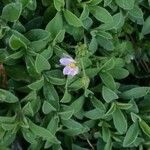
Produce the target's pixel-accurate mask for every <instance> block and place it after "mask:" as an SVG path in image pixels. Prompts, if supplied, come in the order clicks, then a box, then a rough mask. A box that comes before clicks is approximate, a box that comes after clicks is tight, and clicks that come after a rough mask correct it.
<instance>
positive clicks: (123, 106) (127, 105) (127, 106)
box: [116, 102, 133, 110]
mask: <svg viewBox="0 0 150 150" xmlns="http://www.w3.org/2000/svg"><path fill="white" fill-rule="evenodd" d="M116 105H117V107H118V108H119V109H124V110H127V109H130V108H132V106H133V105H132V103H120V102H116Z"/></svg>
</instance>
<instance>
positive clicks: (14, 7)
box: [2, 3, 22, 22]
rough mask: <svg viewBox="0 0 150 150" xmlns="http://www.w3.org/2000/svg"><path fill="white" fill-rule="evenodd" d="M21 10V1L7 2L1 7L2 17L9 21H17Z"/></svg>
mask: <svg viewBox="0 0 150 150" xmlns="http://www.w3.org/2000/svg"><path fill="white" fill-rule="evenodd" d="M21 11H22V4H21V3H9V4H7V5H6V6H5V7H4V8H3V11H2V18H3V19H5V20H7V21H10V22H14V21H17V20H18V19H19V17H20V15H21Z"/></svg>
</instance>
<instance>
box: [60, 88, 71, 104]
mask: <svg viewBox="0 0 150 150" xmlns="http://www.w3.org/2000/svg"><path fill="white" fill-rule="evenodd" d="M70 101H71V94H70V93H69V92H68V91H67V90H65V93H64V96H63V97H62V99H61V101H60V102H61V103H69V102H70Z"/></svg>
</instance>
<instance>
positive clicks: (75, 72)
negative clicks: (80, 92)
mask: <svg viewBox="0 0 150 150" xmlns="http://www.w3.org/2000/svg"><path fill="white" fill-rule="evenodd" d="M78 73H79V68H78V67H75V68H72V70H71V71H70V75H71V76H75V75H77V74H78Z"/></svg>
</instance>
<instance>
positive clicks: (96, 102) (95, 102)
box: [91, 97, 106, 112]
mask: <svg viewBox="0 0 150 150" xmlns="http://www.w3.org/2000/svg"><path fill="white" fill-rule="evenodd" d="M91 103H92V104H93V106H94V107H95V108H97V109H100V110H101V111H104V112H105V111H106V108H105V105H104V104H103V103H102V102H101V101H100V100H99V99H97V98H96V97H92V98H91Z"/></svg>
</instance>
